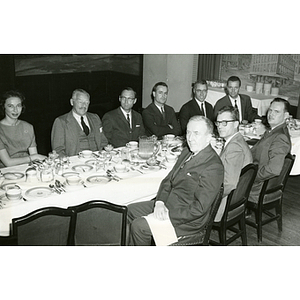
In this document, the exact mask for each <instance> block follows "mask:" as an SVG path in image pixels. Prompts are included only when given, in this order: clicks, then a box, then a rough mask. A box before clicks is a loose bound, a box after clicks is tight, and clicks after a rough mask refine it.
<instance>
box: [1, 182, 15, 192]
mask: <svg viewBox="0 0 300 300" xmlns="http://www.w3.org/2000/svg"><path fill="white" fill-rule="evenodd" d="M14 184H16V185H17V183H16V182H9V183H5V184H2V185H1V189H2V190H3V191H5V187H6V186H7V185H14Z"/></svg>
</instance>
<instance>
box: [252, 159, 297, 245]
mask: <svg viewBox="0 0 300 300" xmlns="http://www.w3.org/2000/svg"><path fill="white" fill-rule="evenodd" d="M295 157H296V156H295V155H291V154H290V153H289V154H287V156H286V157H285V159H284V164H283V167H282V170H281V172H280V174H279V176H275V177H273V178H270V179H267V180H265V181H264V183H263V186H262V188H261V191H260V194H259V198H258V203H254V202H251V201H248V202H247V209H248V210H250V211H254V213H255V221H252V220H251V219H246V224H247V225H250V226H252V227H254V228H256V231H257V238H258V242H261V241H262V226H263V225H265V224H268V223H270V222H273V221H275V220H276V221H277V226H278V230H279V231H282V199H283V191H284V188H285V185H286V182H287V179H288V177H289V174H290V172H291V169H292V167H293V164H294V161H295ZM272 209H275V213H274V211H273V212H272ZM263 216H264V218H263Z"/></svg>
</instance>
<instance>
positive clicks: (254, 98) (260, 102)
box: [206, 87, 288, 116]
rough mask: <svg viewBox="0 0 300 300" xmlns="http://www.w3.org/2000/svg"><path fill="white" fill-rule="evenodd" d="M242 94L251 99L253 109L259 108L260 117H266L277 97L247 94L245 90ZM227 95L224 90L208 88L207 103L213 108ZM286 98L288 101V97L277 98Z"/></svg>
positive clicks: (241, 91)
mask: <svg viewBox="0 0 300 300" xmlns="http://www.w3.org/2000/svg"><path fill="white" fill-rule="evenodd" d="M240 94H246V95H248V96H249V97H250V98H251V102H252V107H254V108H257V113H258V114H259V115H260V116H265V115H266V113H267V110H268V108H269V106H270V103H271V101H272V100H273V99H274V98H275V96H271V95H270V96H265V95H262V94H256V93H253V92H247V91H245V90H242V89H241V90H240ZM225 95H226V94H225V92H224V89H222V88H211V87H209V88H208V94H207V98H206V101H207V102H209V103H210V104H211V105H212V106H214V105H215V104H216V102H217V101H218V100H219V99H221V98H222V97H224V96H225ZM277 97H281V98H284V99H286V100H288V97H284V96H277Z"/></svg>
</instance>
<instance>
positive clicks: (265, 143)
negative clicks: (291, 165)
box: [248, 98, 291, 203]
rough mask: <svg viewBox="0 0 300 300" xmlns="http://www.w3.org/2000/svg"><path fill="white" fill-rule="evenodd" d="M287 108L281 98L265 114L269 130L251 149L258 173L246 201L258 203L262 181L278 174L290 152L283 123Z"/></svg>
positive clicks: (288, 137)
mask: <svg viewBox="0 0 300 300" xmlns="http://www.w3.org/2000/svg"><path fill="white" fill-rule="evenodd" d="M289 106H290V104H289V102H288V101H286V100H284V99H281V98H275V99H274V100H273V101H272V102H271V105H270V108H269V110H268V114H267V119H268V122H269V125H270V127H271V130H266V132H265V133H264V135H263V137H262V138H261V139H260V140H259V141H258V142H257V143H256V144H255V145H254V146H253V148H252V149H251V152H252V156H253V162H254V163H256V164H258V172H257V175H256V178H255V181H254V183H253V186H252V189H251V192H250V195H249V198H248V201H251V202H256V203H257V202H258V197H259V193H260V190H261V187H262V185H263V183H264V181H265V180H266V179H270V178H272V177H274V176H278V175H279V174H280V172H281V170H282V167H283V163H284V158H285V156H286V155H287V154H288V153H289V152H290V150H291V139H290V135H289V132H288V128H287V125H286V122H285V120H286V118H288V117H289Z"/></svg>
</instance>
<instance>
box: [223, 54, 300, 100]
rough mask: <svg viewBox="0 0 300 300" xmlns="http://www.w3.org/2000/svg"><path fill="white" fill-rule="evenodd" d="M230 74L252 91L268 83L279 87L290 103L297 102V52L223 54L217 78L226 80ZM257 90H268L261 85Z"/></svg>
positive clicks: (299, 74) (299, 88)
mask: <svg viewBox="0 0 300 300" xmlns="http://www.w3.org/2000/svg"><path fill="white" fill-rule="evenodd" d="M232 75H236V76H238V77H239V78H240V79H241V81H242V88H244V89H246V90H247V86H249V87H248V90H249V91H251V89H252V88H253V91H255V90H256V88H260V87H262V86H264V84H267V85H266V87H267V86H271V88H278V89H279V95H282V96H286V97H288V99H289V101H290V103H291V104H292V105H295V106H297V104H298V99H299V93H300V54H222V64H221V70H220V78H221V80H222V81H226V80H227V79H228V77H230V76H232ZM257 83H258V84H257ZM268 84H269V85H268ZM251 87H252V88H251ZM275 90H276V89H274V91H275ZM257 92H258V93H265V92H266V94H267V93H268V92H267V91H264V89H263V88H262V89H261V90H258V91H257Z"/></svg>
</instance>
